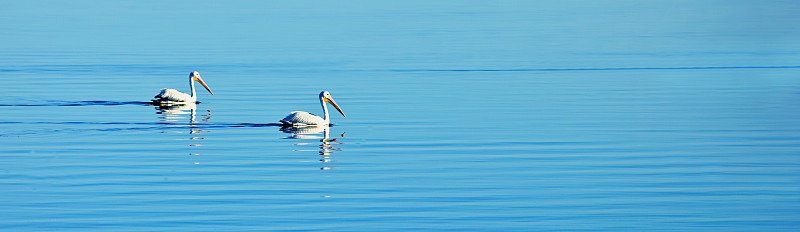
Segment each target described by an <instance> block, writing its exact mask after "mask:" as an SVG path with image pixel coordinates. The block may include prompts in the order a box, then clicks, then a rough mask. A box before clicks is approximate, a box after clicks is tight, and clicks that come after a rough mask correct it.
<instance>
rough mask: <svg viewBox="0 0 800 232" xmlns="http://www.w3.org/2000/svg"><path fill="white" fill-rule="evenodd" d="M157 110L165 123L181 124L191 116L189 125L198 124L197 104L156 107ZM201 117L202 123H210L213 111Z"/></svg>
mask: <svg viewBox="0 0 800 232" xmlns="http://www.w3.org/2000/svg"><path fill="white" fill-rule="evenodd" d="M155 109H156V114H160V115H161V116H160V117H159V118H161V119H162V121H164V122H170V123H174V122H180V121H181V120H185V119H186V116H187V115H188V116H189V118H188V119H189V124H193V123H196V122H197V104H195V103H185V104H170V105H156V106H155ZM201 116H202V118H201V119H200V120H201V121H203V122H208V120H209V119H211V111H210V110H209V111H208V113H207V114H204V115H201Z"/></svg>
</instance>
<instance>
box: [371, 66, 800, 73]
mask: <svg viewBox="0 0 800 232" xmlns="http://www.w3.org/2000/svg"><path fill="white" fill-rule="evenodd" d="M796 68H800V65H786V66H707V67H703V66H701V67H618V68H517V69H389V71H392V72H560V71H632V70H704V69H796ZM356 71H357V70H356ZM361 71H369V70H361Z"/></svg>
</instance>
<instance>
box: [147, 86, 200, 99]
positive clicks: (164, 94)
mask: <svg viewBox="0 0 800 232" xmlns="http://www.w3.org/2000/svg"><path fill="white" fill-rule="evenodd" d="M154 98H155V100H157V101H164V102H197V96H192V95H189V94H185V93H181V91H178V90H176V89H166V88H164V89H161V92H159V93H158V95H156V96H155V97H154Z"/></svg>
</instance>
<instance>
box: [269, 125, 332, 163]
mask: <svg viewBox="0 0 800 232" xmlns="http://www.w3.org/2000/svg"><path fill="white" fill-rule="evenodd" d="M281 131H283V132H284V133H289V134H291V136H289V137H287V138H288V139H320V140H319V141H320V142H321V144H320V145H319V155H320V159H319V161H320V162H322V163H328V162H331V155H332V154H333V152H334V151H338V150H339V149H338V148H335V147H334V146H333V145H334V144H341V142H339V141H338V140H339V138H331V137H330V133H329V131H330V127H327V126H306V127H283V128H281ZM320 133H322V137H320V136H319V135H318V134H320ZM341 138H344V133H342V135H341ZM295 145H309V143H298V144H295ZM320 169H322V170H330V169H333V168H332V167H329V166H324V167H321V168H320Z"/></svg>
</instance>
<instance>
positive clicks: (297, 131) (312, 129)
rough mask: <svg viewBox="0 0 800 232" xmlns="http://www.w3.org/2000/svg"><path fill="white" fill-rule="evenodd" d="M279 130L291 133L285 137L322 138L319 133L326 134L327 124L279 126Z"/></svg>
mask: <svg viewBox="0 0 800 232" xmlns="http://www.w3.org/2000/svg"><path fill="white" fill-rule="evenodd" d="M281 131H283V132H284V133H289V134H291V135H290V136H289V137H287V139H322V138H323V137H320V136H319V134H320V133H324V134H325V136H327V134H328V127H327V126H304V127H291V126H284V127H281Z"/></svg>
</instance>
